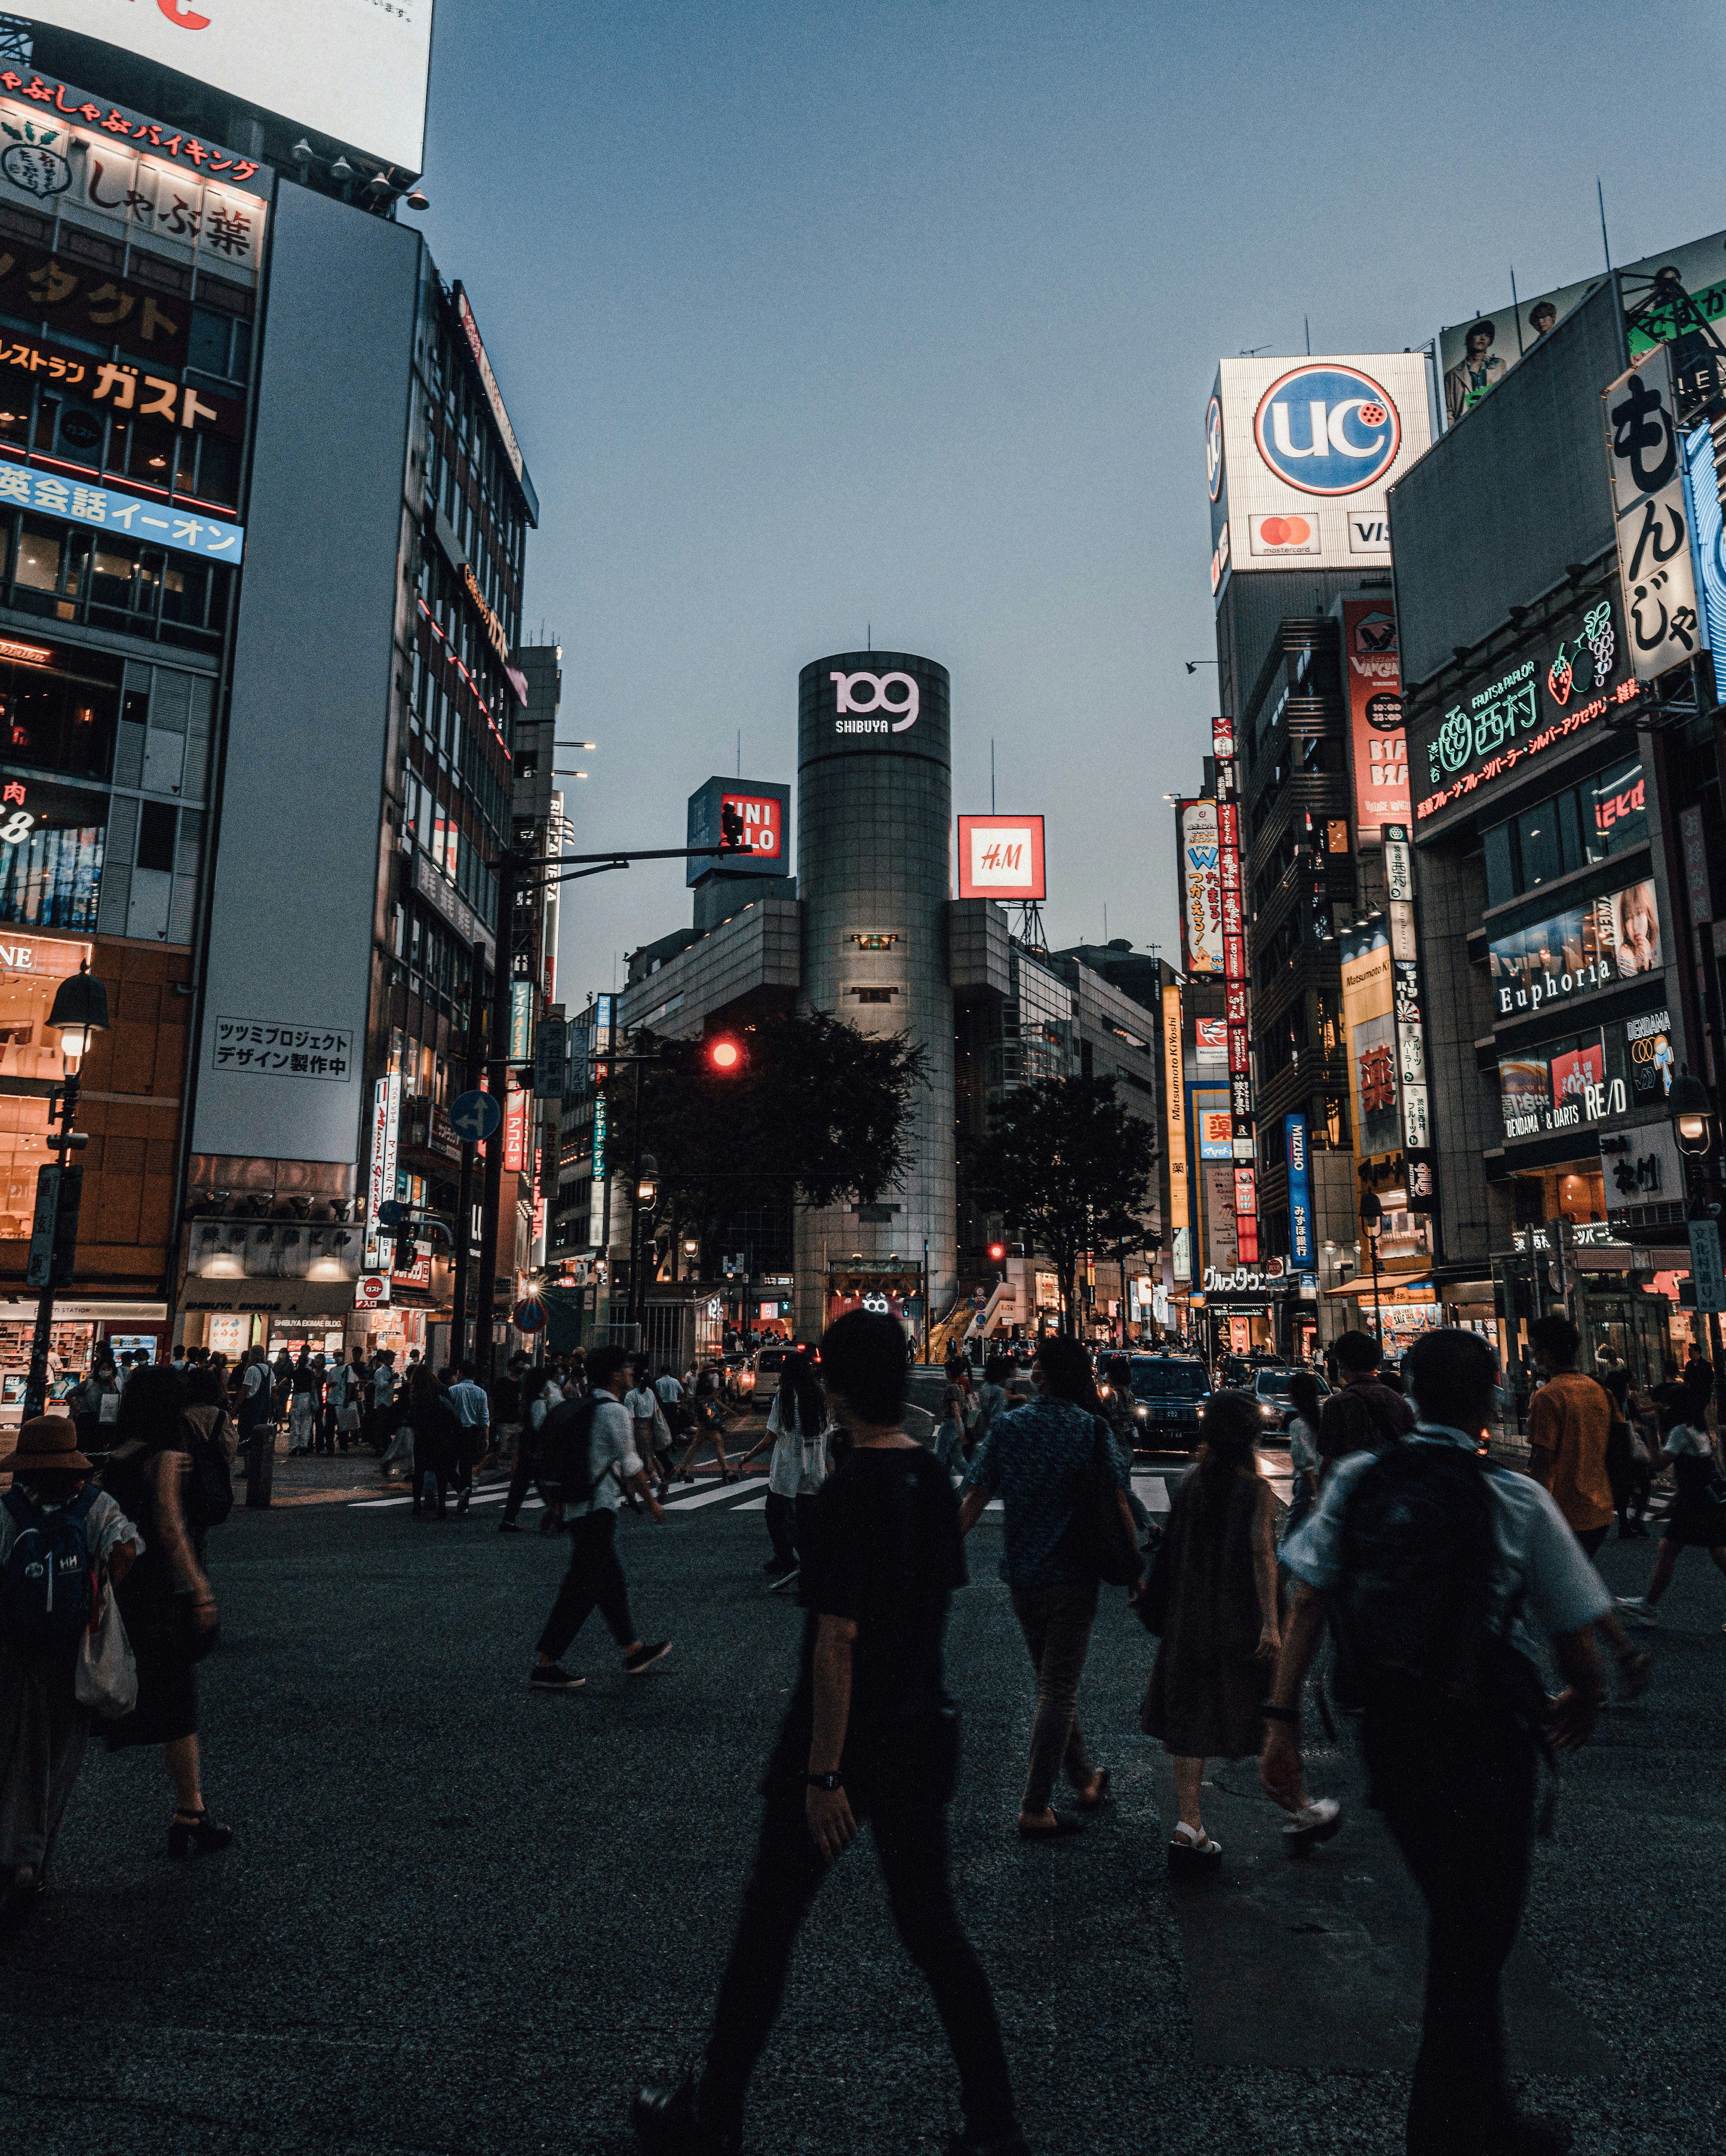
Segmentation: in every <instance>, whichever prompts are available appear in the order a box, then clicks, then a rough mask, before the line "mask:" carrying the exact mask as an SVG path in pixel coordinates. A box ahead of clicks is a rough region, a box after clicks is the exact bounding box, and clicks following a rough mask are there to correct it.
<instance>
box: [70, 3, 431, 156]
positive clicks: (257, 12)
mask: <svg viewBox="0 0 1726 2156" xmlns="http://www.w3.org/2000/svg"><path fill="white" fill-rule="evenodd" d="M28 12H29V14H30V17H31V18H32V19H33V20H34V21H36V22H39V23H52V24H53V25H54V28H57V29H62V30H71V31H74V32H75V33H77V34H78V36H80V37H81V38H100V39H101V41H102V42H103V43H104V44H110V45H117V46H118V47H119V48H120V49H121V51H122V52H128V53H136V54H139V55H140V56H141V58H142V59H150V60H154V61H156V62H157V64H158V65H159V66H162V67H165V68H172V69H174V70H175V71H176V73H177V74H184V75H190V76H191V78H192V79H193V81H194V82H203V83H208V85H210V87H211V88H212V89H213V90H225V91H226V92H227V93H228V95H229V96H230V97H238V98H241V99H244V101H245V102H246V103H247V104H248V105H259V106H260V107H261V108H262V109H263V110H265V112H275V113H279V114H280V115H281V117H282V118H283V119H284V120H287V121H291V122H292V123H293V124H294V125H295V126H296V127H306V128H310V129H311V131H313V132H314V133H315V134H318V135H322V136H329V137H331V139H332V140H334V141H336V142H338V143H344V144H346V145H347V146H348V147H349V148H351V149H355V150H361V151H365V152H366V153H367V155H368V156H370V157H377V158H379V159H381V160H382V161H383V162H385V163H387V164H391V165H394V166H396V167H399V169H400V170H401V171H402V172H407V173H410V174H417V173H418V172H419V170H420V167H421V162H422V159H423V157H424V143H425V85H426V76H427V74H428V72H429V69H430V66H431V33H432V0H389V4H388V6H383V5H380V4H379V0H292V4H291V5H285V4H284V0H172V4H170V5H166V6H162V5H158V6H156V7H152V6H150V5H149V4H148V0H143V3H142V4H141V0H33V4H32V5H31V7H30V8H29V11H28Z"/></svg>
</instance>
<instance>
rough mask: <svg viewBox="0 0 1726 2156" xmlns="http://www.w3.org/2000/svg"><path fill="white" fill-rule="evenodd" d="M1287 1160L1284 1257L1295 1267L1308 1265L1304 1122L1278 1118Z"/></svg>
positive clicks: (1309, 1243) (1308, 1208) (1309, 1181)
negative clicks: (1285, 1243) (1291, 1261)
mask: <svg viewBox="0 0 1726 2156" xmlns="http://www.w3.org/2000/svg"><path fill="white" fill-rule="evenodd" d="M1282 1142H1283V1147H1284V1150H1285V1152H1286V1153H1287V1160H1288V1255H1289V1256H1290V1257H1291V1258H1292V1260H1293V1261H1294V1262H1295V1264H1296V1265H1311V1264H1312V1177H1311V1174H1310V1173H1309V1171H1308V1169H1307V1118H1306V1117H1305V1116H1284V1117H1283V1118H1282Z"/></svg>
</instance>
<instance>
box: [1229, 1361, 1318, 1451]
mask: <svg viewBox="0 0 1726 2156" xmlns="http://www.w3.org/2000/svg"><path fill="white" fill-rule="evenodd" d="M1294 1374H1295V1373H1294V1372H1293V1371H1292V1370H1291V1369H1290V1368H1287V1365H1286V1364H1282V1363H1275V1364H1271V1365H1270V1366H1268V1367H1263V1368H1258V1369H1256V1370H1255V1371H1254V1372H1253V1373H1252V1379H1251V1383H1243V1385H1242V1388H1241V1389H1242V1390H1243V1391H1245V1392H1250V1393H1251V1394H1253V1395H1254V1397H1255V1398H1256V1399H1257V1401H1258V1404H1259V1416H1260V1419H1261V1420H1262V1422H1263V1423H1264V1425H1265V1435H1266V1437H1271V1436H1276V1437H1287V1435H1288V1425H1289V1424H1290V1423H1291V1422H1292V1420H1293V1419H1294V1403H1293V1402H1292V1400H1291V1399H1290V1398H1289V1396H1288V1381H1289V1379H1290V1378H1292V1377H1293V1375H1294ZM1307 1376H1308V1377H1309V1378H1312V1382H1313V1383H1314V1384H1315V1385H1317V1386H1318V1397H1319V1399H1321V1400H1323V1399H1326V1398H1327V1397H1328V1394H1329V1392H1330V1387H1329V1386H1328V1384H1326V1383H1325V1382H1324V1380H1323V1378H1321V1377H1320V1376H1319V1374H1318V1372H1317V1371H1316V1370H1309V1371H1307Z"/></svg>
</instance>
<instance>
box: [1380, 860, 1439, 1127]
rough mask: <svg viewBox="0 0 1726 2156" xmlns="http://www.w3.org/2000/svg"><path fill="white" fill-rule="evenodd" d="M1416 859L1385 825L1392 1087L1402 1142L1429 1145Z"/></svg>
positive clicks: (1385, 882)
mask: <svg viewBox="0 0 1726 2156" xmlns="http://www.w3.org/2000/svg"><path fill="white" fill-rule="evenodd" d="M1414 870H1415V865H1414V856H1413V852H1412V850H1411V848H1410V845H1409V842H1408V834H1407V832H1406V830H1405V829H1404V827H1403V826H1402V825H1401V824H1386V825H1385V827H1384V885H1385V890H1386V892H1387V895H1388V905H1389V911H1390V972H1391V977H1392V983H1391V1008H1392V1014H1393V1015H1394V1017H1395V1022H1396V1086H1397V1093H1398V1096H1399V1098H1400V1101H1401V1105H1402V1142H1403V1143H1404V1145H1405V1146H1415V1147H1421V1146H1425V1145H1429V1144H1430V1143H1431V1135H1432V1134H1431V1125H1430V1122H1429V1120H1428V1100H1427V1092H1426V1041H1425V1031H1424V1021H1423V1019H1422V1018H1421V1013H1420V957H1419V953H1418V951H1417V949H1416V947H1415V906H1414V888H1415V885H1414Z"/></svg>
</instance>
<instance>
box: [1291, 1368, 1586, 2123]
mask: <svg viewBox="0 0 1726 2156" xmlns="http://www.w3.org/2000/svg"><path fill="white" fill-rule="evenodd" d="M1406 1375H1407V1378H1408V1382H1409V1388H1410V1393H1411V1394H1412V1395H1413V1398H1414V1402H1415V1411H1416V1420H1415V1428H1414V1430H1413V1431H1412V1433H1411V1434H1410V1437H1409V1438H1408V1439H1406V1440H1401V1441H1400V1442H1398V1443H1397V1444H1395V1445H1392V1446H1390V1447H1389V1448H1388V1449H1387V1450H1385V1451H1384V1452H1383V1453H1382V1454H1374V1453H1369V1452H1362V1453H1359V1454H1357V1455H1355V1456H1354V1457H1353V1458H1348V1459H1344V1460H1341V1461H1340V1462H1338V1465H1337V1466H1334V1467H1333V1468H1331V1469H1330V1470H1329V1471H1328V1472H1327V1474H1326V1476H1325V1478H1324V1481H1323V1485H1322V1486H1321V1488H1320V1491H1319V1496H1318V1505H1317V1507H1315V1509H1314V1511H1313V1512H1312V1517H1310V1518H1309V1519H1308V1520H1307V1524H1306V1525H1305V1527H1302V1530H1301V1532H1299V1533H1298V1534H1297V1535H1296V1536H1294V1537H1292V1538H1291V1539H1290V1541H1289V1542H1287V1543H1286V1544H1285V1545H1284V1547H1283V1551H1282V1561H1283V1563H1284V1564H1285V1565H1287V1568H1289V1570H1290V1571H1291V1572H1292V1573H1294V1574H1295V1576H1296V1578H1297V1580H1298V1581H1299V1583H1300V1584H1299V1585H1298V1587H1297V1590H1296V1595H1295V1602H1294V1606H1293V1609H1292V1611H1291V1613H1290V1615H1289V1620H1288V1623H1287V1626H1286V1628H1285V1630H1284V1633H1283V1640H1282V1651H1281V1654H1280V1655H1279V1656H1278V1659H1277V1670H1276V1674H1275V1676H1274V1677H1273V1678H1272V1680H1271V1687H1270V1692H1269V1697H1268V1702H1267V1704H1266V1707H1265V1709H1264V1713H1265V1717H1266V1723H1267V1731H1266V1740H1265V1747H1264V1750H1263V1753H1261V1758H1260V1762H1259V1773H1260V1777H1261V1780H1262V1781H1263V1783H1264V1785H1265V1788H1266V1790H1267V1791H1268V1792H1269V1794H1271V1796H1272V1797H1273V1798H1274V1799H1276V1800H1277V1803H1279V1804H1282V1805H1284V1806H1285V1807H1286V1808H1288V1809H1294V1808H1295V1807H1296V1806H1297V1804H1298V1803H1299V1801H1300V1799H1301V1797H1302V1794H1303V1787H1302V1780H1303V1777H1302V1761H1301V1751H1300V1733H1299V1732H1300V1725H1301V1716H1300V1701H1301V1690H1302V1682H1303V1680H1304V1678H1305V1676H1306V1672H1307V1667H1308V1665H1309V1664H1310V1662H1311V1661H1312V1655H1313V1651H1314V1650H1315V1649H1316V1647H1317V1645H1318V1641H1319V1639H1320V1637H1321V1636H1322V1635H1323V1627H1324V1617H1325V1612H1326V1609H1327V1607H1329V1608H1333V1609H1334V1610H1335V1611H1336V1613H1337V1615H1338V1619H1339V1621H1340V1622H1341V1624H1342V1625H1343V1629H1344V1630H1345V1632H1346V1633H1347V1634H1348V1636H1349V1638H1350V1640H1351V1644H1352V1647H1353V1651H1354V1655H1355V1659H1356V1661H1357V1665H1358V1667H1359V1671H1360V1672H1361V1676H1362V1682H1363V1686H1364V1701H1363V1712H1362V1717H1361V1724H1360V1730H1361V1747H1362V1751H1363V1753H1364V1758H1365V1763H1366V1768H1367V1773H1368V1776H1369V1788H1370V1799H1369V1800H1370V1802H1371V1803H1372V1804H1374V1806H1375V1807H1376V1808H1377V1809H1379V1811H1381V1812H1382V1813H1383V1814H1384V1822H1385V1825H1387V1826H1388V1827H1389V1828H1390V1833H1391V1835H1392V1836H1393V1838H1394V1839H1395V1842H1396V1844H1397V1846H1398V1847H1399V1849H1400V1851H1401V1852H1402V1856H1403V1858H1404V1861H1405V1863H1406V1864H1407V1866H1408V1867H1409V1870H1410V1872H1411V1874H1412V1875H1413V1876H1414V1880H1415V1885H1416V1886H1417V1887H1418V1888H1419V1889H1420V1894H1421V1897H1422V1898H1423V1899H1424V1901H1425V1903H1426V1907H1427V1912H1428V1933H1427V1960H1426V2006H1425V2020H1424V2024H1423V2027H1422V2032H1421V2040H1420V2056H1419V2059H1418V2060H1417V2061H1416V2063H1415V2074H1414V2082H1413V2086H1412V2088H1411V2090H1410V2099H1409V2112H1408V2129H1407V2147H1408V2152H1409V2156H1461V2152H1463V2151H1465V2150H1466V2151H1468V2152H1470V2156H1474V2153H1475V2152H1489V2156H1558V2152H1559V2151H1560V2150H1561V2149H1563V2148H1565V2147H1567V2146H1568V2145H1569V2144H1568V2139H1567V2138H1566V2137H1564V2135H1563V2134H1562V2133H1559V2132H1556V2131H1554V2130H1550V2129H1549V2128H1545V2127H1544V2126H1543V2125H1542V2124H1541V2123H1539V2122H1537V2121H1533V2120H1526V2119H1520V2118H1518V2116H1517V2114H1516V2111H1515V2108H1514V2106H1513V2102H1512V2098H1511V2094H1510V2089H1509V2086H1508V2081H1507V2078H1506V2072H1505V2058H1504V2020H1503V2006H1502V2001H1501V1990H1502V1982H1503V1969H1504V1963H1505V1961H1506V1959H1507V1958H1508V1955H1509V1953H1510V1950H1511V1948H1512V1946H1513V1944H1514V1943H1515V1941H1516V1935H1517V1932H1518V1928H1520V1925H1521V1922H1522V1912H1523V1902H1524V1899H1525V1898H1526V1896H1527V1893H1528V1874H1529V1868H1530V1861H1531V1851H1532V1844H1533V1825H1534V1795H1535V1783H1536V1778H1537V1771H1538V1763H1539V1755H1540V1753H1541V1751H1542V1749H1543V1748H1551V1749H1553V1750H1554V1751H1568V1750H1570V1749H1572V1748H1574V1747H1575V1746H1577V1745H1580V1744H1581V1743H1584V1742H1585V1740H1586V1738H1587V1737H1588V1735H1589V1732H1590V1730H1591V1729H1592V1728H1593V1727H1594V1722H1595V1702H1596V1700H1597V1698H1598V1696H1599V1693H1600V1660H1599V1657H1598V1655H1596V1653H1595V1643H1594V1627H1595V1625H1596V1624H1597V1623H1598V1622H1599V1620H1600V1618H1601V1616H1602V1615H1604V1614H1605V1613H1606V1612H1607V1611H1608V1610H1609V1609H1610V1606H1611V1598H1610V1596H1609V1595H1608V1594H1607V1593H1606V1590H1605V1588H1604V1587H1603V1586H1602V1585H1601V1584H1600V1576H1599V1574H1598V1573H1596V1572H1595V1568H1594V1567H1593V1565H1592V1564H1591V1563H1590V1562H1589V1560H1588V1558H1587V1557H1586V1556H1585V1554H1584V1553H1583V1551H1582V1548H1581V1547H1580V1544H1579V1543H1578V1542H1577V1540H1576V1537H1575V1536H1574V1534H1573V1533H1572V1532H1571V1531H1570V1528H1569V1526H1568V1524H1567V1523H1566V1522H1565V1520H1564V1515H1563V1513H1561V1512H1559V1508H1558V1507H1557V1506H1556V1505H1555V1504H1554V1501H1553V1500H1552V1497H1551V1496H1550V1494H1549V1492H1548V1491H1546V1490H1545V1489H1544V1487H1543V1486H1541V1485H1540V1484H1539V1483H1538V1482H1536V1481H1533V1479H1532V1478H1531V1477H1529V1476H1525V1475H1518V1474H1516V1473H1514V1472H1513V1471H1511V1470H1510V1469H1508V1468H1506V1467H1499V1466H1494V1465H1493V1464H1492V1462H1491V1461H1490V1460H1488V1459H1487V1457H1486V1454H1485V1434H1486V1430H1487V1425H1488V1424H1489V1421H1490V1419H1491V1415H1492V1393H1493V1387H1494V1381H1495V1379H1496V1378H1497V1363H1496V1360H1495V1358H1494V1356H1493V1354H1492V1349H1491V1348H1490V1347H1488V1346H1487V1342H1485V1340H1484V1339H1482V1337H1481V1336H1480V1335H1479V1334H1478V1333H1477V1332H1465V1331H1462V1330H1461V1329H1460V1328H1458V1327H1453V1326H1446V1327H1443V1328H1441V1329H1440V1330H1438V1331H1436V1332H1423V1333H1422V1334H1421V1335H1420V1337H1419V1338H1418V1339H1417V1340H1416V1341H1415V1344H1414V1346H1413V1347H1411V1348H1410V1350H1409V1355H1408V1363H1407V1366H1406ZM1530 1619H1532V1620H1533V1622H1534V1623H1536V1624H1538V1625H1539V1626H1541V1627H1542V1628H1543V1629H1544V1631H1545V1632H1546V1634H1547V1635H1548V1637H1549V1642H1550V1645H1551V1649H1552V1652H1553V1655H1554V1660H1555V1661H1556V1662H1557V1664H1558V1666H1559V1671H1560V1673H1561V1675H1562V1676H1563V1678H1564V1685H1565V1689H1564V1691H1563V1692H1562V1693H1561V1694H1560V1695H1559V1697H1558V1698H1557V1699H1555V1700H1549V1699H1548V1698H1547V1697H1546V1693H1545V1688H1544V1683H1543V1681H1542V1678H1541V1675H1540V1671H1539V1664H1538V1661H1536V1660H1535V1659H1534V1657H1535V1654H1536V1649H1535V1646H1534V1641H1533V1637H1532V1636H1531V1635H1530V1634H1529V1632H1528V1629H1527V1627H1528V1620H1530Z"/></svg>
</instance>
